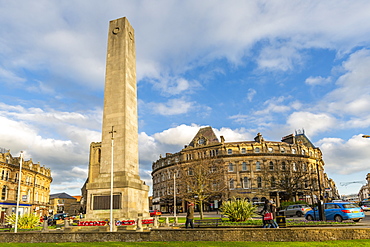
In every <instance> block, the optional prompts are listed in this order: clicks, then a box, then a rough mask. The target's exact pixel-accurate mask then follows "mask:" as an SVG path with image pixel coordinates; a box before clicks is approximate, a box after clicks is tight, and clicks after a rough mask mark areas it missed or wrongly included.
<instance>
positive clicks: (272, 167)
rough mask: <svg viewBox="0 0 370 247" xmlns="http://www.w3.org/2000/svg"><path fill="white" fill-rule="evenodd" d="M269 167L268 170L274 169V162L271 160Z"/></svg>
mask: <svg viewBox="0 0 370 247" xmlns="http://www.w3.org/2000/svg"><path fill="white" fill-rule="evenodd" d="M269 168H270V171H273V170H274V163H273V162H272V161H270V165H269Z"/></svg>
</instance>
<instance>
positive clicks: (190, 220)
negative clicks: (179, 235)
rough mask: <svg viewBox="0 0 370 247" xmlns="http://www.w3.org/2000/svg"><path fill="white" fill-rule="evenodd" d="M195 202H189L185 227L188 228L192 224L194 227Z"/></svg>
mask: <svg viewBox="0 0 370 247" xmlns="http://www.w3.org/2000/svg"><path fill="white" fill-rule="evenodd" d="M193 219H194V203H192V202H190V203H189V204H188V212H187V213H186V222H185V228H188V226H189V225H190V227H191V228H194V223H193Z"/></svg>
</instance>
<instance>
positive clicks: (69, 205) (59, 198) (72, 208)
mask: <svg viewBox="0 0 370 247" xmlns="http://www.w3.org/2000/svg"><path fill="white" fill-rule="evenodd" d="M80 202H81V196H70V195H69V194H67V193H65V192H62V193H56V194H51V195H50V210H49V212H50V214H58V213H67V214H68V216H76V215H79V214H80V213H82V212H83V209H82V207H81V203H80Z"/></svg>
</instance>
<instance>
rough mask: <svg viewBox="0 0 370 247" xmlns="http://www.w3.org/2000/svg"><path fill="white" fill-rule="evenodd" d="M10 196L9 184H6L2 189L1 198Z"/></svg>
mask: <svg viewBox="0 0 370 247" xmlns="http://www.w3.org/2000/svg"><path fill="white" fill-rule="evenodd" d="M7 198H8V186H6V185H4V186H3V188H2V190H1V200H6V199H7Z"/></svg>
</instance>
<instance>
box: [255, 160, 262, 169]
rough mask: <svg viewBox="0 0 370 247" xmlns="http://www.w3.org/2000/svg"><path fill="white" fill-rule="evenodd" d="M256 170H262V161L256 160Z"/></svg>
mask: <svg viewBox="0 0 370 247" xmlns="http://www.w3.org/2000/svg"><path fill="white" fill-rule="evenodd" d="M256 171H261V163H260V162H259V161H257V162H256Z"/></svg>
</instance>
